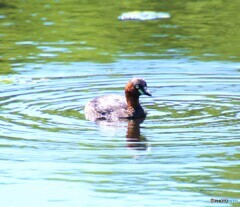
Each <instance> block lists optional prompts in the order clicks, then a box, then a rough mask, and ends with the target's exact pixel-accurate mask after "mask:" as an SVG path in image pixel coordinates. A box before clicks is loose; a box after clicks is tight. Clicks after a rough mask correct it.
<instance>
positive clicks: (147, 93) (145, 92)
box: [143, 90, 152, 96]
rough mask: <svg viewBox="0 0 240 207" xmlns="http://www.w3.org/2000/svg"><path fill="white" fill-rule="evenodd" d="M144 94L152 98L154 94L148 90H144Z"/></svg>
mask: <svg viewBox="0 0 240 207" xmlns="http://www.w3.org/2000/svg"><path fill="white" fill-rule="evenodd" d="M143 94H144V95H146V96H152V94H151V93H150V92H149V91H148V90H144V91H143Z"/></svg>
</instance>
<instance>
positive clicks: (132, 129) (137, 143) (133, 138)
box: [126, 118, 148, 151]
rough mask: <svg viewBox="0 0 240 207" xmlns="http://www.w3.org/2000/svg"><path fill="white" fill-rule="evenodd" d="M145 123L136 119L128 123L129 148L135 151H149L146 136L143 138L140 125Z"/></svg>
mask: <svg viewBox="0 0 240 207" xmlns="http://www.w3.org/2000/svg"><path fill="white" fill-rule="evenodd" d="M143 121H144V118H142V119H134V120H129V121H128V126H127V134H126V138H127V147H128V148H130V149H134V150H139V151H140V150H141V151H146V150H148V142H147V139H146V138H145V137H144V136H141V132H140V124H141V123H142V122H143Z"/></svg>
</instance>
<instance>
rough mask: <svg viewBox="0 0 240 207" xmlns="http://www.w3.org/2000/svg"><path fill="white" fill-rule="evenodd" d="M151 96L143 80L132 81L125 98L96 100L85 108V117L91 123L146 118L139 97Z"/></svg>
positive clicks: (128, 85) (126, 88)
mask: <svg viewBox="0 0 240 207" xmlns="http://www.w3.org/2000/svg"><path fill="white" fill-rule="evenodd" d="M140 95H147V96H151V94H150V92H149V91H147V83H146V82H145V80H143V79H142V78H133V79H131V80H130V81H129V82H128V83H127V84H126V87H125V97H124V96H120V95H115V94H109V95H103V96H99V97H96V98H94V99H93V100H92V101H90V102H89V103H87V104H86V106H85V109H84V110H85V116H86V118H87V119H89V120H91V121H97V120H107V121H118V120H119V119H136V118H143V117H145V116H146V113H145V112H144V110H143V108H142V107H141V105H140V103H139V96H140Z"/></svg>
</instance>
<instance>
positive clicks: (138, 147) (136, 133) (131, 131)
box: [96, 118, 149, 152]
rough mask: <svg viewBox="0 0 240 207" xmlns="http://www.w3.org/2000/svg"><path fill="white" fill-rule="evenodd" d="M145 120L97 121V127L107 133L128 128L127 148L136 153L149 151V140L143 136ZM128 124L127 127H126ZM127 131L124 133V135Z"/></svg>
mask: <svg viewBox="0 0 240 207" xmlns="http://www.w3.org/2000/svg"><path fill="white" fill-rule="evenodd" d="M144 119H145V118H141V119H133V120H127V119H125V120H121V121H119V122H107V121H105V120H100V121H97V122H96V123H97V125H98V126H99V127H100V128H104V129H107V130H105V132H106V133H108V131H109V132H110V131H111V129H116V131H118V130H122V129H123V128H124V129H125V128H127V131H126V141H127V148H129V149H131V150H135V151H139V152H140V151H147V150H148V146H149V145H148V140H147V139H146V137H145V136H142V135H141V127H140V125H141V124H142V123H143V121H144ZM126 124H127V125H126ZM124 132H125V131H123V133H124Z"/></svg>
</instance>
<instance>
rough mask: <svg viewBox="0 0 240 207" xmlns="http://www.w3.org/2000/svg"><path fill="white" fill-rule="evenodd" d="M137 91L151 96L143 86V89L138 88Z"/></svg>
mask: <svg viewBox="0 0 240 207" xmlns="http://www.w3.org/2000/svg"><path fill="white" fill-rule="evenodd" d="M138 92H139V93H140V94H141V95H146V96H152V94H151V93H150V92H149V91H148V90H147V88H144V89H143V90H142V89H138Z"/></svg>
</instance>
